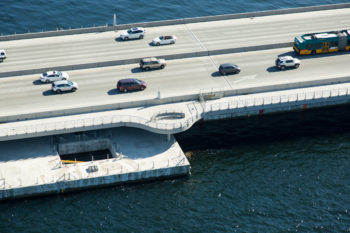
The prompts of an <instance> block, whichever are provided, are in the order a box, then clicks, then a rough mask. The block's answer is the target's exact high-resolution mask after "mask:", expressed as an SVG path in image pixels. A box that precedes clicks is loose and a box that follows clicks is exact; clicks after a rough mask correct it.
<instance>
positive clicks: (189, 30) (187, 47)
mask: <svg viewBox="0 0 350 233" xmlns="http://www.w3.org/2000/svg"><path fill="white" fill-rule="evenodd" d="M349 25H350V9H338V10H327V11H319V12H305V13H294V14H287V15H275V16H265V17H256V18H244V19H234V20H222V21H213V22H205V23H192V24H185V25H174V26H162V27H154V28H146V30H147V33H146V37H145V39H143V40H133V41H126V42H124V41H121V40H120V39H118V38H119V35H120V32H113V31H112V32H103V33H89V34H80V35H71V36H60V37H48V38H37V39H26V40H17V41H5V42H0V48H5V49H6V51H7V55H8V59H6V61H5V62H3V63H0V72H8V71H17V70H26V69H34V68H43V67H57V66H64V65H72V64H85V63H94V62H103V61H112V60H123V59H129V58H141V57H147V56H162V55H172V54H180V53H189V52H199V51H206V50H217V49H227V48H237V47H245V46H255V45H263V44H273V43H282V42H290V41H292V40H293V38H294V36H296V35H300V34H303V33H307V32H317V31H329V30H337V29H344V28H349ZM162 34H174V35H176V36H177V37H178V41H177V43H176V44H175V45H169V46H160V47H156V46H151V45H150V44H149V43H150V42H151V40H152V39H153V38H155V37H157V36H159V35H162Z"/></svg>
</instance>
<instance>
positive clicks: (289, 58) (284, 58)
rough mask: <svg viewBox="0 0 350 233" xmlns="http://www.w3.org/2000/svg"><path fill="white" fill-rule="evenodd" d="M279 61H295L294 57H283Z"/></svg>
mask: <svg viewBox="0 0 350 233" xmlns="http://www.w3.org/2000/svg"><path fill="white" fill-rule="evenodd" d="M278 58H279V59H281V60H292V59H294V57H292V56H283V57H278Z"/></svg>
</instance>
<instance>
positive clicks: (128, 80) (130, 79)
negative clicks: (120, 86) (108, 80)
mask: <svg viewBox="0 0 350 233" xmlns="http://www.w3.org/2000/svg"><path fill="white" fill-rule="evenodd" d="M133 81H135V79H134V78H124V79H120V80H119V81H118V82H121V83H127V82H133Z"/></svg>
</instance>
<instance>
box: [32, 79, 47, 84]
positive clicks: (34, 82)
mask: <svg viewBox="0 0 350 233" xmlns="http://www.w3.org/2000/svg"><path fill="white" fill-rule="evenodd" d="M43 84H49V83H43V82H42V81H40V79H37V80H34V81H33V85H43Z"/></svg>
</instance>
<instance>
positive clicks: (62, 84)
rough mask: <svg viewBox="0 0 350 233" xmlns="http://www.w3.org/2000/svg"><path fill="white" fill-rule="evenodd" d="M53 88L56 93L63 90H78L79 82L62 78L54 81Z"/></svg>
mask: <svg viewBox="0 0 350 233" xmlns="http://www.w3.org/2000/svg"><path fill="white" fill-rule="evenodd" d="M52 90H53V91H54V92H56V93H61V92H63V91H73V92H74V91H76V90H78V84H77V83H76V82H71V81H68V80H61V81H56V82H53V83H52Z"/></svg>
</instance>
